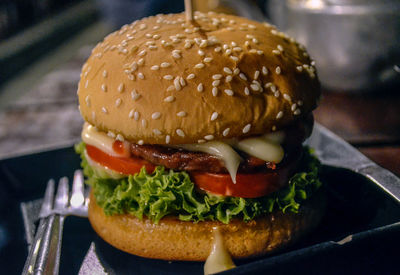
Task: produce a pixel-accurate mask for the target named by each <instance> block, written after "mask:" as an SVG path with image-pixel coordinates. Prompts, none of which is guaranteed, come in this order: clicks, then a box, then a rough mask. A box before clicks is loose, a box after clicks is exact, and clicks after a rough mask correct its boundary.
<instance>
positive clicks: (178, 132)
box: [176, 129, 185, 137]
mask: <svg viewBox="0 0 400 275" xmlns="http://www.w3.org/2000/svg"><path fill="white" fill-rule="evenodd" d="M176 134H177V135H178V136H180V137H185V133H184V132H183V131H182V129H176Z"/></svg>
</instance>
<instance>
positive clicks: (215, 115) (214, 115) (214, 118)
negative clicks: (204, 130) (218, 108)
mask: <svg viewBox="0 0 400 275" xmlns="http://www.w3.org/2000/svg"><path fill="white" fill-rule="evenodd" d="M217 118H218V113H217V112H214V113H212V115H211V121H214V120H216V119H217Z"/></svg>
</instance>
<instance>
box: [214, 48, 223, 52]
mask: <svg viewBox="0 0 400 275" xmlns="http://www.w3.org/2000/svg"><path fill="white" fill-rule="evenodd" d="M221 50H222V48H221V47H216V48H215V49H214V52H216V53H218V52H220V51H221Z"/></svg>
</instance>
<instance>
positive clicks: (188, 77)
mask: <svg viewBox="0 0 400 275" xmlns="http://www.w3.org/2000/svg"><path fill="white" fill-rule="evenodd" d="M195 77H196V75H195V74H190V75H188V76H187V77H186V79H193V78H195Z"/></svg>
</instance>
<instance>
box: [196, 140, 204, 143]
mask: <svg viewBox="0 0 400 275" xmlns="http://www.w3.org/2000/svg"><path fill="white" fill-rule="evenodd" d="M205 142H206V141H205V140H204V139H198V140H197V143H205Z"/></svg>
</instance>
